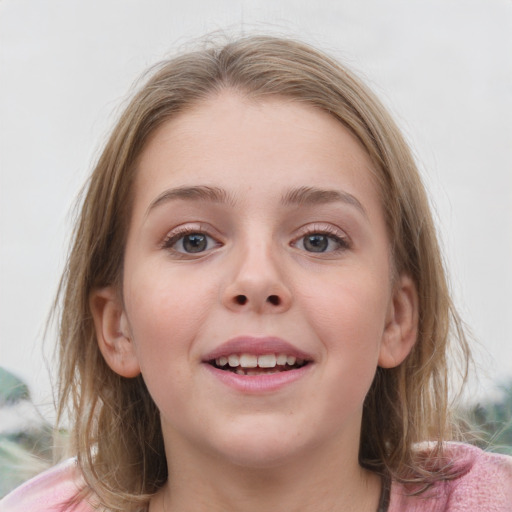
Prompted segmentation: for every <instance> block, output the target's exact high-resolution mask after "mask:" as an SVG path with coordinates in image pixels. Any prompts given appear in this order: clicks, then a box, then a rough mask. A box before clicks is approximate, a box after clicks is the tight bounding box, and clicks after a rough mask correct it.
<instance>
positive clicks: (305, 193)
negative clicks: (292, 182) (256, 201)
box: [281, 187, 368, 218]
mask: <svg viewBox="0 0 512 512" xmlns="http://www.w3.org/2000/svg"><path fill="white" fill-rule="evenodd" d="M281 201H282V203H283V204H284V205H297V206H303V205H308V206H309V205H317V204H328V203H336V202H341V203H346V204H348V205H350V206H354V207H355V208H356V209H357V210H359V211H360V212H361V213H362V214H363V215H364V216H365V217H367V218H368V213H367V212H366V210H365V208H364V206H363V205H362V204H361V202H360V201H359V199H357V197H355V196H353V195H352V194H349V193H348V192H342V191H340V190H326V189H321V188H316V187H299V188H295V189H293V190H290V191H289V192H287V193H286V194H285V195H284V196H283V198H282V199H281Z"/></svg>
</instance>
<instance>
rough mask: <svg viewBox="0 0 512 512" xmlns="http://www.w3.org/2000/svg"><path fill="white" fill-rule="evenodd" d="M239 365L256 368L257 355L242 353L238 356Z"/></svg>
mask: <svg viewBox="0 0 512 512" xmlns="http://www.w3.org/2000/svg"><path fill="white" fill-rule="evenodd" d="M240 366H241V367H242V368H256V367H257V366H258V357H257V356H254V355H252V354H242V355H241V356H240Z"/></svg>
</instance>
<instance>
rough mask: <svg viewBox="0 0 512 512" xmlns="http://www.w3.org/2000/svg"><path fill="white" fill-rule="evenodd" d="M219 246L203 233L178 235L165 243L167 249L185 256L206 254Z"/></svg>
mask: <svg viewBox="0 0 512 512" xmlns="http://www.w3.org/2000/svg"><path fill="white" fill-rule="evenodd" d="M217 245H218V243H217V242H216V241H215V240H214V239H213V238H212V237H211V236H208V235H206V234H205V233H201V232H190V233H178V234H176V235H174V236H171V237H170V238H169V239H167V240H166V241H165V243H164V247H165V248H166V249H173V250H175V251H176V252H180V253H185V254H197V253H201V252H205V251H208V250H210V249H213V248H214V247H216V246H217Z"/></svg>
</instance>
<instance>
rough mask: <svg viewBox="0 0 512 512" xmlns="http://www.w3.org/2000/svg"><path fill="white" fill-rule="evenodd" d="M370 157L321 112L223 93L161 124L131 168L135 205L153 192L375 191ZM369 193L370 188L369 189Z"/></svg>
mask: <svg viewBox="0 0 512 512" xmlns="http://www.w3.org/2000/svg"><path fill="white" fill-rule="evenodd" d="M372 175H373V166H372V162H371V160H370V157H369V156H368V154H367V153H366V151H365V149H364V148H363V147H362V145H361V144H360V143H359V141H358V140H357V139H356V138H355V136H354V135H352V134H351V132H349V131H348V129H346V128H345V127H344V126H343V125H342V124H341V123H340V122H339V121H338V120H336V119H335V118H334V117H333V116H331V115H329V114H328V113H326V112H324V111H321V110H320V109H318V108H316V107H313V106H311V105H309V104H306V103H299V102H298V101H296V100H290V99H286V98H276V97H273V98H266V99H264V100H258V101H256V100H253V99H248V98H246V97H243V96H241V95H240V94H237V93H236V92H233V91H223V92H222V93H220V94H218V95H216V96H213V97H211V98H209V99H207V100H204V101H203V102H201V103H198V104H196V105H194V106H193V107H192V108H190V109H188V110H187V111H185V112H183V113H181V114H179V115H178V116H176V117H175V118H173V119H171V120H169V121H167V122H166V123H164V124H163V125H162V126H160V127H159V128H158V129H157V130H155V132H154V133H153V134H152V136H151V137H150V139H149V141H148V142H147V144H146V146H145V148H144V150H143V152H142V154H141V155H140V157H139V160H138V165H137V177H136V183H135V196H136V202H138V203H140V202H142V203H145V204H146V205H147V204H148V202H149V201H151V200H152V199H151V198H152V197H153V198H154V196H155V194H157V193H159V189H160V190H161V189H165V188H169V187H180V186H191V185H192V186H193V185H198V184H199V185H207V186H220V187H222V188H226V189H227V190H231V191H233V192H234V193H235V194H236V193H237V192H241V191H243V192H244V193H249V194H250V193H251V191H252V192H254V193H256V192H257V191H258V190H260V189H261V188H262V186H265V188H266V190H267V194H269V193H272V192H275V193H276V194H281V195H282V193H283V190H284V188H287V187H288V188H290V187H291V188H293V187H295V188H297V187H301V186H316V185H322V186H323V187H327V188H333V187H336V186H340V184H343V187H344V189H345V190H346V191H347V192H349V193H352V191H353V192H355V191H356V190H357V189H358V188H360V187H361V186H363V187H364V188H368V187H371V188H375V187H374V184H373V178H372ZM374 192H375V190H374Z"/></svg>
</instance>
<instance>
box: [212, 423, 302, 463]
mask: <svg viewBox="0 0 512 512" xmlns="http://www.w3.org/2000/svg"><path fill="white" fill-rule="evenodd" d="M307 444H308V443H304V440H301V439H300V435H299V432H293V431H292V430H291V429H282V428H281V429H279V428H275V426H274V428H272V427H271V426H269V425H266V426H262V425H260V426H258V427H254V426H253V428H246V429H242V430H239V429H237V431H233V430H231V431H230V432H229V434H228V435H227V436H223V439H222V440H221V442H220V443H218V444H217V446H216V451H217V453H218V454H219V455H220V456H221V457H222V458H224V459H225V460H226V461H229V462H230V463H231V464H234V465H236V466H241V467H245V468H253V469H265V468H273V467H278V466H282V465H285V464H286V463H288V462H290V461H292V460H293V459H294V458H295V457H297V456H299V455H300V454H301V453H304V451H305V450H306V449H307Z"/></svg>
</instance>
